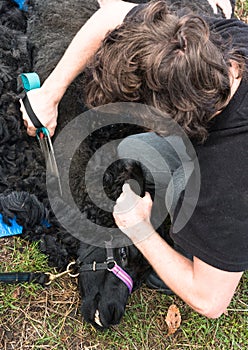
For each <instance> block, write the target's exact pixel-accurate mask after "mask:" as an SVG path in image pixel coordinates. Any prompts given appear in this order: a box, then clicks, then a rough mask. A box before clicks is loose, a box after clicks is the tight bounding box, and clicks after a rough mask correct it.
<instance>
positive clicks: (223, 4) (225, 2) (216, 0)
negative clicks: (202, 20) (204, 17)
mask: <svg viewBox="0 0 248 350" xmlns="http://www.w3.org/2000/svg"><path fill="white" fill-rule="evenodd" d="M208 2H209V4H210V5H211V7H212V8H213V10H214V13H217V6H218V7H219V8H220V9H221V10H222V11H223V13H224V15H225V17H226V18H231V15H232V5H231V3H230V1H229V0H208Z"/></svg>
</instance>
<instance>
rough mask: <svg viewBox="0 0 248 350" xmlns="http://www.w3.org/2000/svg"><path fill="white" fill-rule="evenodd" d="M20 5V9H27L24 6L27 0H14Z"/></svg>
mask: <svg viewBox="0 0 248 350" xmlns="http://www.w3.org/2000/svg"><path fill="white" fill-rule="evenodd" d="M14 1H15V2H16V3H17V4H18V5H19V7H20V9H25V7H23V5H24V2H25V0H14Z"/></svg>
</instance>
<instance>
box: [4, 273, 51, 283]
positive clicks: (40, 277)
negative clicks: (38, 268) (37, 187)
mask: <svg viewBox="0 0 248 350" xmlns="http://www.w3.org/2000/svg"><path fill="white" fill-rule="evenodd" d="M49 278H50V277H49V275H48V274H47V273H44V272H2V273H0V283H7V284H17V283H25V282H27V283H31V282H32V283H38V284H41V285H42V286H44V285H46V284H47V283H48V282H49Z"/></svg>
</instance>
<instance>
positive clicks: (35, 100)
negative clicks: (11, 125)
mask: <svg viewBox="0 0 248 350" xmlns="http://www.w3.org/2000/svg"><path fill="white" fill-rule="evenodd" d="M27 95H28V99H29V102H30V104H31V107H32V109H33V111H34V113H35V114H36V116H37V118H38V119H39V120H40V122H41V124H42V125H44V126H45V127H46V128H47V129H48V130H49V133H50V136H53V134H54V131H55V128H56V126H57V116H58V103H56V102H54V100H53V98H52V97H51V96H50V94H49V93H47V92H46V91H44V89H43V88H42V87H41V88H39V89H33V90H30V91H28V92H27ZM20 104H21V108H20V109H21V112H22V118H23V121H24V125H25V127H26V128H27V133H28V135H29V136H35V135H36V128H35V127H34V125H33V123H32V122H31V120H30V118H29V116H28V114H27V112H26V109H25V107H24V105H23V102H22V100H20Z"/></svg>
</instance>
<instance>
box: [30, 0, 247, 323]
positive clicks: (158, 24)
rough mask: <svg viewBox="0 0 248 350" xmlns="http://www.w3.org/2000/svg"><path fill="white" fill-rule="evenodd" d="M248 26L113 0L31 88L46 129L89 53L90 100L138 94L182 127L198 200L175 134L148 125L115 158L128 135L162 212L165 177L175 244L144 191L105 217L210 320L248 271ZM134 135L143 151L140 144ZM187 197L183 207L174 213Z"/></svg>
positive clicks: (127, 196) (129, 98) (160, 5)
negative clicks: (44, 78)
mask: <svg viewBox="0 0 248 350" xmlns="http://www.w3.org/2000/svg"><path fill="white" fill-rule="evenodd" d="M220 3H221V1H219V4H220ZM215 4H217V1H216V2H215ZM106 34H107V35H106ZM247 34H248V26H247V25H246V24H244V23H242V22H241V21H239V20H236V19H223V18H214V17H209V16H204V15H198V14H196V13H190V12H185V11H184V10H183V9H177V10H175V11H174V10H173V9H172V10H169V9H168V8H167V4H166V1H162V0H157V1H151V2H149V3H148V4H144V5H142V4H141V5H138V6H136V5H134V4H130V3H124V2H122V1H114V2H111V3H110V4H105V5H104V4H103V7H102V8H101V9H100V10H99V11H98V12H97V13H96V14H95V15H93V17H91V19H90V20H89V21H88V22H87V23H86V25H85V26H84V27H83V28H82V29H81V31H80V32H79V33H78V35H77V36H76V38H75V39H74V41H73V42H72V44H71V45H70V47H69V48H68V51H67V52H66V53H65V55H64V57H63V58H62V60H61V61H60V63H59V64H58V66H57V67H56V68H55V70H54V71H53V72H52V74H51V75H50V77H49V78H48V80H47V81H46V82H45V83H44V84H43V86H42V88H41V91H34V92H33V91H31V92H29V98H30V101H31V104H32V106H33V107H34V110H35V112H36V114H37V115H38V116H39V117H40V119H42V117H41V116H42V115H43V112H42V108H45V109H46V110H47V111H51V112H49V118H47V119H45V118H43V119H42V121H43V122H44V123H45V125H46V126H47V127H48V128H49V129H50V131H51V132H52V133H53V132H54V129H55V126H56V114H57V105H58V102H59V100H60V98H61V96H62V95H63V93H64V92H65V90H66V88H67V86H68V84H70V82H71V81H72V80H73V79H74V78H75V77H76V75H77V74H78V73H79V72H80V71H81V70H82V69H83V68H84V67H85V65H86V64H87V63H89V61H90V64H89V67H90V71H91V76H92V77H93V80H92V82H90V83H89V84H88V86H87V91H86V96H87V103H88V105H89V106H100V105H102V104H106V103H113V102H117V103H118V102H137V103H139V104H146V105H149V106H151V107H152V108H155V109H156V110H158V111H159V113H160V114H161V115H164V116H166V118H168V117H169V118H171V119H172V120H174V121H175V122H176V123H177V125H179V126H180V128H181V129H182V130H183V131H184V133H185V134H186V135H187V138H188V140H190V142H191V143H192V145H193V146H194V149H195V153H196V156H197V157H196V159H197V162H198V164H199V169H200V174H201V177H200V188H199V193H198V196H197V198H194V197H195V193H194V191H195V186H196V183H197V180H198V179H197V174H196V173H197V172H196V167H195V164H196V163H195V159H192V157H191V156H192V154H190V152H188V151H189V150H188V149H187V146H188V144H186V145H185V144H181V140H180V139H179V138H178V137H177V136H175V135H170V136H167V135H165V134H163V133H162V130H161V132H159V131H158V130H154V131H156V132H152V130H151V132H147V133H144V134H140V135H135V136H132V137H129V138H127V139H124V140H123V141H122V142H121V143H120V145H119V154H120V157H125V155H126V152H127V148H131V147H132V144H131V143H130V142H131V141H132V142H133V141H134V143H133V145H134V144H136V145H137V149H136V150H135V151H136V153H137V154H138V156H139V157H140V158H139V159H138V160H140V161H141V163H142V162H143V161H144V162H146V159H148V161H149V167H150V169H152V172H153V173H154V174H155V175H156V174H158V176H157V179H156V180H158V181H157V182H156V185H157V184H158V187H159V188H161V193H162V196H161V197H162V199H164V203H165V205H164V204H163V205H162V206H161V207H162V209H164V208H165V207H166V206H167V204H168V198H166V195H167V193H166V191H167V186H170V182H169V181H167V180H171V179H172V180H173V181H172V182H173V183H175V192H176V196H175V195H172V202H173V203H171V202H170V200H169V202H170V208H169V209H168V208H167V210H168V211H169V212H170V214H171V220H172V224H171V230H170V238H171V240H172V241H173V244H168V243H167V242H166V240H165V239H163V238H162V237H161V236H160V235H159V234H158V233H157V232H156V229H157V225H155V224H154V223H153V217H152V216H153V215H152V209H153V202H152V200H151V197H150V195H149V194H148V193H146V194H145V196H144V197H140V196H138V195H136V194H134V192H132V190H131V189H130V187H129V185H127V184H125V185H124V186H123V192H122V194H121V196H120V197H119V198H118V200H117V203H116V206H115V207H114V212H113V215H114V218H115V221H116V224H117V226H118V227H119V228H120V229H121V230H122V231H123V232H124V233H125V234H126V235H127V236H128V237H129V238H130V239H131V240H132V241H133V243H134V244H135V245H136V246H137V247H138V249H139V250H140V251H141V252H142V253H143V255H144V256H145V257H146V258H147V260H148V261H149V262H150V264H151V265H152V267H153V269H154V270H155V271H156V273H157V274H158V276H159V277H160V279H161V280H160V279H159V278H158V279H157V280H156V283H157V282H158V284H159V283H160V281H161V283H162V289H163V288H165V289H166V285H167V286H168V287H169V288H170V289H171V290H173V292H175V293H176V294H177V295H178V296H179V297H181V298H182V299H183V300H184V301H185V302H186V303H187V304H188V305H190V306H191V307H192V308H193V309H194V310H196V311H198V312H199V313H201V314H203V315H206V316H207V317H210V318H216V317H219V316H220V315H221V314H222V313H223V312H224V311H225V310H226V308H227V306H228V305H229V303H230V301H231V299H232V297H233V295H234V293H235V290H236V287H237V285H238V283H239V281H240V278H241V276H242V274H243V272H244V271H245V270H247V269H248V258H247V257H248V236H247V225H248V222H247V220H248V219H247V210H248V201H247V195H248V193H247V188H248V183H247V182H248V180H247V176H246V172H247V170H248V169H246V167H247V165H246V164H247V159H248V149H247V147H246V142H247V141H246V140H247V133H248V121H247V108H248V106H247V94H248V83H247V73H246V72H247V61H246V60H247V57H248V49H247V47H248V45H247V37H248V35H247ZM81 41H82V42H81ZM80 42H81V43H80ZM79 43H80V45H79ZM92 56H94V57H93V59H92ZM82 57H83V58H82ZM72 67H73V68H72ZM56 78H58V79H56ZM53 84H54V89H51V86H53ZM48 87H49V88H48ZM58 87H59V88H58ZM48 91H49V93H48ZM37 96H42V99H43V100H42V102H44V103H40V105H41V106H42V107H39V106H38V104H37V105H36V103H37V100H36V98H37ZM49 100H50V102H49V103H48V102H47V101H49ZM51 101H52V102H51ZM36 106H37V109H36ZM24 120H25V121H26V125H27V127H28V133H29V134H30V135H34V134H35V128H34V127H33V126H32V125H31V123H30V121H29V120H28V117H27V115H26V114H25V112H24ZM172 141H173V142H172ZM144 143H145V144H146V145H148V146H149V147H148V148H147V149H148V152H144V150H143V149H142V147H141V148H139V147H140V146H139V145H144ZM170 146H172V147H170ZM150 149H152V150H155V151H157V152H158V154H159V155H161V156H162V158H163V159H165V160H166V161H167V162H168V167H169V169H168V171H167V173H166V172H165V171H164V169H162V170H163V171H161V169H160V166H161V164H160V163H159V162H158V161H157V159H156V157H154V154H153V153H150ZM175 150H176V152H175ZM142 153H143V154H142ZM155 153H156V152H155ZM143 155H144V156H143ZM160 159H161V158H160ZM182 159H183V164H180V161H181V160H182ZM191 164H193V167H191V166H189V172H188V174H187V176H185V178H184V181H181V180H182V176H181V174H182V172H181V170H182V169H181V165H183V170H185V165H191ZM167 174H169V175H171V176H169V177H167ZM147 177H149V175H147ZM147 182H148V183H149V182H152V180H151V181H150V179H149V178H148V179H147ZM182 182H183V184H182ZM178 183H180V184H179V188H177V187H176V186H177V185H178ZM189 189H190V191H189ZM155 190H157V188H155ZM159 192H160V190H159ZM186 193H188V195H186ZM169 197H170V196H169ZM175 197H176V203H174V199H175ZM194 201H195V207H194V208H193V210H192V212H191V215H188V217H187V220H181V219H182V218H184V216H185V215H186V216H187V213H188V210H189V209H190V208H191V206H192V202H194ZM171 204H173V205H171ZM189 211H190V210H189ZM155 214H156V213H155ZM182 221H183V225H182ZM155 223H156V220H155ZM185 252H187V254H188V255H189V256H188V255H187V254H186V253H185ZM189 257H190V258H189ZM156 283H155V287H156ZM164 283H166V285H164Z"/></svg>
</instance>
